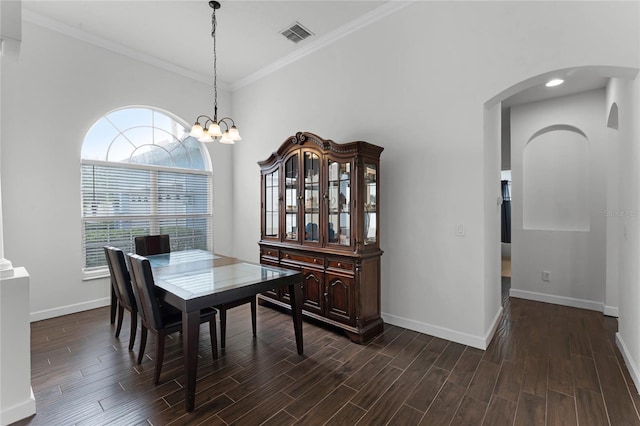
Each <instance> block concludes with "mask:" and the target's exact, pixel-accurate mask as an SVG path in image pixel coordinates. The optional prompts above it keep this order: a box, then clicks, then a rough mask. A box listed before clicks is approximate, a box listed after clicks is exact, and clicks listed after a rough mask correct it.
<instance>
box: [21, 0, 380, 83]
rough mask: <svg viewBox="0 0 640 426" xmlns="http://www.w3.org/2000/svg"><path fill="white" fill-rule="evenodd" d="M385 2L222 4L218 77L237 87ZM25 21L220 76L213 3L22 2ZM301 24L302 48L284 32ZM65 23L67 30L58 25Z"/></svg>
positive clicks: (301, 0) (236, 0) (164, 0)
mask: <svg viewBox="0 0 640 426" xmlns="http://www.w3.org/2000/svg"><path fill="white" fill-rule="evenodd" d="M385 3H386V1H306V0H299V1H266V0H262V1H244V0H242V1H239V0H226V1H225V0H223V1H221V4H222V7H221V8H220V9H218V10H217V11H216V17H217V21H218V29H217V33H216V35H217V50H218V79H219V81H220V82H222V83H223V84H224V83H226V84H227V85H232V84H234V83H235V82H238V81H240V80H242V79H243V78H246V77H247V76H250V75H251V74H253V73H256V72H258V71H259V70H261V69H263V68H264V67H266V66H269V65H271V64H273V63H275V62H277V61H278V60H281V59H282V58H283V57H286V56H287V55H291V54H292V53H295V52H296V51H297V50H300V49H303V48H305V46H307V45H309V43H313V41H314V39H318V38H320V37H322V36H326V35H327V34H330V33H332V32H335V31H336V30H339V29H344V28H342V27H343V26H345V25H348V24H349V23H352V22H354V21H356V20H358V18H361V17H363V16H364V15H366V14H368V13H375V12H374V10H375V9H376V8H379V7H381V6H383V5H384V4H385ZM22 4H23V15H24V18H25V20H27V21H31V22H36V23H39V24H43V23H44V24H46V25H48V26H53V27H57V28H58V29H62V30H64V31H65V32H67V33H72V34H73V35H75V36H80V37H82V36H83V35H85V36H87V38H88V39H95V38H98V39H101V40H106V41H108V42H110V43H113V44H115V45H120V46H124V47H126V48H128V49H132V50H133V51H137V52H141V53H143V54H145V55H150V56H151V57H153V58H157V59H159V60H161V61H163V62H166V63H169V64H173V65H177V66H179V67H181V68H184V69H186V70H189V71H191V72H194V73H196V74H199V75H200V76H202V78H203V79H207V81H211V80H212V78H213V77H212V75H213V40H212V38H211V10H212V9H211V7H209V3H208V1H207V0H197V1H194V0H157V1H143V0H130V1H117V0H116V1H114V0H111V1H93V0H82V1H78V0H75V1H57V0H39V1H33V0H23V2H22ZM296 21H298V22H299V23H301V24H302V25H303V26H305V27H306V28H307V29H309V30H310V31H311V32H312V33H314V36H312V37H309V38H308V39H306V40H303V41H301V42H299V43H297V44H295V43H293V42H291V41H289V40H287V39H286V38H285V37H284V36H282V35H280V31H281V30H283V29H285V28H286V27H288V26H289V25H291V24H293V23H294V22H296ZM58 24H61V25H58Z"/></svg>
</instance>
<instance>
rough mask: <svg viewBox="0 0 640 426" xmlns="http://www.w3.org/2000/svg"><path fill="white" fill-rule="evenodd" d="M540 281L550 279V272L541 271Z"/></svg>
mask: <svg viewBox="0 0 640 426" xmlns="http://www.w3.org/2000/svg"><path fill="white" fill-rule="evenodd" d="M542 281H545V282H549V281H551V272H549V271H542Z"/></svg>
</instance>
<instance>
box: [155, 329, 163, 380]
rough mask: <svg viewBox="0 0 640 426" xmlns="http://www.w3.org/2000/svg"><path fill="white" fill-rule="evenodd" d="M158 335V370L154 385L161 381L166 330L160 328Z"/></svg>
mask: <svg viewBox="0 0 640 426" xmlns="http://www.w3.org/2000/svg"><path fill="white" fill-rule="evenodd" d="M156 337H157V339H158V341H157V342H156V371H155V374H154V375H153V384H154V385H157V384H158V383H159V382H160V372H161V371H162V362H163V361H164V330H158V335H157V336H156Z"/></svg>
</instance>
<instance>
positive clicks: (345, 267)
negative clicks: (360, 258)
mask: <svg viewBox="0 0 640 426" xmlns="http://www.w3.org/2000/svg"><path fill="white" fill-rule="evenodd" d="M354 267H355V266H354V264H353V262H352V261H350V260H339V259H329V260H328V262H327V270H334V271H344V272H353V271H354Z"/></svg>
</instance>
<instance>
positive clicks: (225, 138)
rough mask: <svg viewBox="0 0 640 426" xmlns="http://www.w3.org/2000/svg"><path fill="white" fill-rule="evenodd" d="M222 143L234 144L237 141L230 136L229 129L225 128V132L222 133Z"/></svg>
mask: <svg viewBox="0 0 640 426" xmlns="http://www.w3.org/2000/svg"><path fill="white" fill-rule="evenodd" d="M220 143H223V144H226V145H233V144H234V143H235V141H234V140H233V139H231V136H229V131H228V130H225V132H224V133H223V134H222V138H220Z"/></svg>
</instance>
